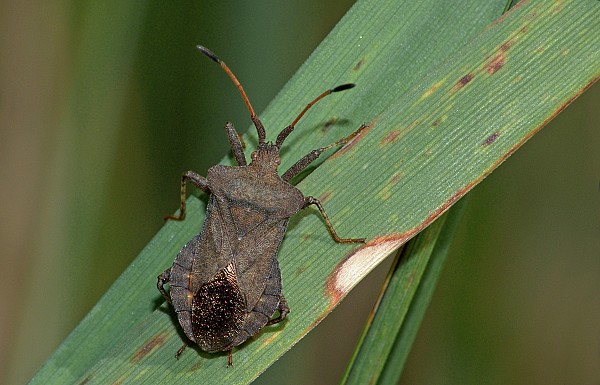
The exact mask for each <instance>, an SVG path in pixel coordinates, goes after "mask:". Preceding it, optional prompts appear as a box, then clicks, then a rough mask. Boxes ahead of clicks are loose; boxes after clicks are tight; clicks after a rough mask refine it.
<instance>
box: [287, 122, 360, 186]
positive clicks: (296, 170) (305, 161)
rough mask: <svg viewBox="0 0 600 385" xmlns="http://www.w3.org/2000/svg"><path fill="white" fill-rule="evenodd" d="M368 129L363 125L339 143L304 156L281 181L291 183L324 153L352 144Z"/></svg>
mask: <svg viewBox="0 0 600 385" xmlns="http://www.w3.org/2000/svg"><path fill="white" fill-rule="evenodd" d="M367 127H368V126H367V125H365V124H363V125H361V126H360V127H359V128H358V130H356V131H354V132H353V133H351V134H350V135H348V136H347V137H345V138H342V139H340V140H338V141H337V142H334V143H331V144H330V145H327V146H325V147H321V148H317V149H316V150H312V151H311V152H309V153H308V154H306V155H304V156H303V157H302V158H301V159H300V160H299V161H297V162H296V163H294V165H293V166H292V167H290V168H289V169H288V170H287V171H286V172H284V173H283V175H281V179H283V180H284V181H286V182H289V181H290V180H291V179H292V178H293V177H295V176H296V175H298V174H300V173H301V172H302V170H304V169H305V168H306V167H308V165H309V164H311V163H312V162H314V161H315V160H316V159H317V158H318V157H319V156H321V154H322V153H323V151H325V150H328V149H330V148H331V147H335V146H340V145H343V144H346V143H348V142H350V141H351V140H352V139H354V138H355V137H356V136H357V135H359V134H360V133H361V132H362V130H364V129H365V128H367Z"/></svg>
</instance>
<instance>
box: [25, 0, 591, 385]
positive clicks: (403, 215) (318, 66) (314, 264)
mask: <svg viewBox="0 0 600 385" xmlns="http://www.w3.org/2000/svg"><path fill="white" fill-rule="evenodd" d="M375 3H376V2H366V1H365V2H359V3H357V5H356V6H355V7H354V8H353V9H352V10H351V11H350V12H349V13H348V15H347V16H346V17H345V18H344V19H343V20H342V22H341V23H340V24H339V25H338V26H337V27H336V29H335V30H334V32H333V33H332V34H331V35H330V36H329V37H328V38H327V39H326V40H325V41H324V42H323V44H322V45H321V46H320V47H319V48H318V49H317V50H316V51H315V53H314V54H313V55H312V56H311V57H310V58H309V60H308V61H307V62H306V63H305V65H304V66H303V67H302V68H301V69H300V70H299V71H298V73H297V74H296V75H295V76H294V78H293V79H292V80H291V81H290V82H289V83H288V85H287V86H286V87H285V88H284V90H283V92H282V93H281V94H280V95H279V96H278V97H277V98H276V99H275V100H274V102H273V103H272V104H271V105H270V106H269V108H268V109H267V111H266V112H265V114H264V115H262V118H263V122H264V123H265V125H266V126H267V129H268V130H269V127H284V126H285V125H286V124H288V123H289V120H290V119H291V118H290V117H293V116H295V113H297V112H298V111H297V109H298V108H297V106H302V105H303V103H305V102H306V101H307V99H309V98H310V96H307V95H311V96H312V95H316V94H318V93H319V92H320V91H321V88H322V85H323V84H326V85H327V86H330V85H333V84H339V83H345V82H348V81H354V82H356V83H357V84H359V87H357V88H356V89H355V90H352V91H347V92H346V93H345V95H340V97H337V96H336V97H335V98H333V97H330V101H329V102H327V103H323V104H322V105H319V106H316V107H315V110H314V111H311V114H310V116H307V117H306V119H305V120H304V121H303V122H302V124H303V129H299V132H298V133H295V136H294V137H293V138H290V141H289V143H287V147H286V148H285V149H284V153H283V165H282V168H283V169H284V170H285V169H286V166H289V165H290V164H291V163H292V162H293V161H295V160H296V159H297V158H298V157H299V156H301V155H302V154H304V153H306V152H308V150H309V149H312V148H315V147H317V146H318V145H322V144H327V143H329V142H332V141H333V139H334V138H338V137H340V136H342V135H343V133H345V132H348V131H350V130H351V129H352V128H353V127H356V126H358V124H360V123H362V122H363V121H365V120H366V121H367V122H369V127H370V128H369V130H368V132H367V133H366V134H365V135H364V136H362V137H361V138H360V139H359V140H357V141H355V142H354V143H353V144H352V145H350V146H347V147H346V148H345V149H344V150H342V151H339V152H338V153H336V155H335V156H334V157H330V158H329V159H327V161H324V162H322V163H321V166H320V167H318V168H317V169H316V170H314V172H312V173H311V174H310V175H309V176H308V177H306V178H305V179H304V180H303V181H302V182H301V183H300V184H299V188H300V189H301V190H302V191H303V192H304V193H305V194H306V195H314V196H317V197H319V198H320V199H321V200H322V201H323V202H324V204H325V208H326V210H327V211H328V214H329V216H330V217H331V218H332V220H333V224H334V226H336V229H337V230H338V232H339V233H340V234H341V235H342V236H367V237H368V239H369V243H368V244H367V245H365V246H362V247H355V246H353V245H336V244H333V242H332V241H331V239H330V238H329V236H328V234H327V232H326V231H325V229H324V227H323V223H322V221H321V219H320V218H319V216H318V215H317V214H316V213H315V212H313V211H310V210H305V211H304V212H303V213H302V214H300V215H298V216H296V217H295V218H293V219H292V220H291V222H290V228H289V231H288V234H287V236H286V238H285V240H284V243H283V245H282V248H281V251H280V255H279V260H280V265H281V269H282V276H283V283H284V293H285V295H286V297H287V299H288V303H289V304H290V307H291V309H292V313H291V314H290V316H289V319H288V321H287V322H285V323H284V324H283V325H279V326H277V327H270V328H266V330H265V332H264V333H262V334H260V335H259V336H257V337H256V338H255V339H254V340H253V341H250V343H247V344H245V345H243V346H242V347H241V348H240V349H238V350H236V351H235V352H234V364H235V367H234V368H233V369H227V368H226V367H225V365H226V358H225V356H223V355H209V354H205V353H198V354H196V353H195V352H194V351H193V350H191V349H190V350H189V351H187V352H185V354H184V355H183V356H182V357H181V359H180V360H179V361H175V359H174V358H173V354H174V352H175V351H176V350H177V348H178V347H179V345H180V344H181V338H180V335H179V334H178V329H177V327H176V325H175V323H174V322H173V318H172V313H170V312H168V311H167V312H165V311H164V310H163V309H162V308H161V309H157V310H154V311H153V309H154V305H155V304H156V303H157V301H158V300H159V299H160V297H159V295H158V293H157V292H156V291H155V287H154V286H155V278H154V277H156V275H157V274H158V273H160V272H161V271H162V270H163V269H164V268H166V267H167V266H168V265H169V264H170V262H171V261H172V259H173V257H174V256H175V254H176V250H177V249H178V248H179V247H181V246H182V244H183V243H184V239H186V237H187V238H189V237H190V236H191V234H192V233H193V232H194V231H197V230H198V229H199V228H200V225H199V222H200V221H201V216H202V215H201V207H202V205H201V204H199V203H198V202H196V200H195V199H194V198H191V199H190V205H191V207H192V210H191V211H190V215H189V218H190V219H189V220H186V222H185V223H183V224H168V225H167V226H165V228H163V229H162V230H161V232H160V233H159V234H158V235H157V236H156V238H155V239H154V240H153V241H152V242H151V243H150V244H149V245H148V247H147V248H146V249H145V250H144V252H143V253H142V255H140V257H139V258H138V259H137V260H136V261H135V262H134V264H132V265H131V266H130V268H129V269H128V270H127V271H126V272H125V273H124V274H123V276H122V277H121V278H119V280H118V281H117V282H116V283H115V285H114V286H113V287H112V288H111V289H110V290H109V292H108V293H107V294H106V296H105V297H104V298H103V299H102V300H101V301H100V302H99V303H98V305H97V306H96V307H95V308H94V309H93V310H92V312H91V313H90V314H89V315H88V316H87V317H86V319H85V320H84V321H83V322H82V323H81V324H80V326H79V327H78V328H77V329H76V330H75V331H74V332H73V334H72V335H71V336H70V337H69V338H68V339H67V340H66V341H65V343H64V345H63V346H61V348H59V350H58V351H57V353H56V354H55V355H54V356H53V357H51V358H50V360H49V361H48V362H47V364H46V366H45V367H44V368H42V370H41V371H40V372H39V373H38V375H37V376H36V377H35V378H34V380H33V381H32V382H33V383H48V382H54V383H73V382H77V381H85V382H86V383H89V384H91V383H113V382H118V383H122V384H124V383H134V382H135V383H144V382H146V383H171V384H177V383H192V382H196V383H248V382H249V381H251V380H252V379H254V378H256V376H258V375H259V374H260V373H261V372H262V371H263V370H265V368H267V367H268V366H269V365H270V364H271V363H272V362H274V361H275V360H276V359H277V358H278V357H279V356H281V355H282V354H283V353H284V352H285V351H287V350H288V349H289V348H290V347H291V346H292V345H293V344H294V343H296V342H297V341H298V340H299V339H300V338H302V337H303V336H304V335H305V334H306V333H308V331H310V330H311V329H312V328H313V327H315V326H316V325H317V324H318V323H319V321H320V320H322V319H323V318H324V317H325V316H326V315H327V314H328V313H329V312H330V311H331V310H332V309H333V308H334V307H335V306H336V305H337V304H338V303H339V301H340V300H341V299H342V298H343V297H344V296H345V295H346V294H347V293H348V291H349V290H350V289H351V288H352V287H353V286H354V285H355V284H356V283H357V282H358V281H359V280H360V279H361V278H362V277H364V275H365V274H367V273H368V272H369V271H370V269H372V267H373V266H375V265H376V264H377V263H379V262H380V261H381V260H382V259H383V258H384V257H385V256H386V255H388V254H389V253H390V252H392V251H393V250H395V249H396V248H398V247H399V246H400V245H401V244H402V243H404V242H406V241H407V240H408V239H410V238H411V237H413V236H414V235H415V234H416V233H418V232H419V231H420V230H422V229H423V228H425V227H426V226H427V225H429V224H430V223H431V222H432V221H433V220H435V219H436V218H437V217H439V216H440V215H441V214H442V213H443V212H444V211H445V210H447V209H448V208H449V207H450V206H451V205H452V204H453V203H454V202H456V200H457V199H459V198H460V197H461V196H463V195H464V194H465V193H466V192H467V191H468V190H469V189H471V188H472V187H473V186H474V185H475V184H476V183H478V182H479V181H480V180H481V179H483V178H484V177H485V176H486V175H487V174H488V173H489V172H491V171H492V170H493V169H494V168H495V167H497V166H498V165H499V164H500V163H501V162H502V161H503V160H504V159H506V157H507V156H509V155H510V154H511V153H512V152H513V151H515V150H516V149H517V148H518V147H519V146H520V145H522V144H523V143H524V142H525V141H526V140H527V139H528V138H529V137H531V136H532V135H533V134H534V133H535V132H537V130H539V129H540V128H541V127H542V126H543V125H544V124H545V123H546V122H547V121H548V120H549V119H551V118H552V117H553V116H554V115H555V114H556V113H558V112H559V111H560V110H561V109H562V108H564V107H565V106H566V105H567V104H568V103H569V102H570V101H571V100H572V99H573V98H575V97H576V96H577V95H578V94H579V93H581V92H582V91H583V90H584V89H585V88H586V87H587V86H589V85H590V84H591V83H592V82H593V81H594V80H595V79H596V78H597V77H598V74H599V73H600V65H599V64H598V63H600V53H599V52H598V49H597V47H598V46H600V34H598V33H597V31H598V30H600V6H599V5H598V2H597V1H579V0H577V1H575V0H571V1H568V0H566V1H561V2H547V1H525V2H522V3H520V6H519V7H517V8H515V9H514V10H513V11H511V12H509V14H507V15H506V16H505V17H503V18H502V19H501V20H499V21H498V22H497V23H495V24H493V25H491V26H490V27H489V28H488V29H486V30H485V31H484V32H483V33H482V34H480V35H479V36H477V37H476V38H474V39H472V40H470V41H468V44H464V43H465V42H464V41H463V42H462V43H460V44H458V43H457V45H456V46H455V47H453V50H456V52H454V53H452V54H450V56H448V54H449V52H445V54H444V55H442V56H435V55H430V56H428V55H427V53H424V55H425V57H427V58H428V60H427V61H426V63H420V62H419V61H418V59H419V58H420V54H421V52H420V50H419V49H416V48H413V49H410V48H409V47H410V45H406V41H407V40H402V37H405V38H406V37H407V36H408V37H410V38H414V39H416V38H418V37H419V33H420V32H422V31H423V29H424V26H428V25H429V24H428V23H425V25H424V24H421V23H423V22H424V21H425V20H422V19H418V18H417V17H416V16H415V15H416V14H417V11H419V10H421V8H420V7H421V6H423V7H425V5H421V4H425V2H422V3H419V4H417V5H415V4H411V3H410V2H405V3H402V4H401V7H399V6H398V4H392V2H383V1H382V2H381V4H377V5H379V6H381V8H377V7H375ZM441 3H443V2H440V4H441ZM486 4H487V2H486ZM502 5H503V4H502V2H501V3H500V8H502ZM371 7H375V8H371ZM500 11H501V9H500ZM500 11H499V12H500ZM413 12H415V15H413ZM392 16H395V17H397V18H398V19H397V20H396V21H395V22H394V23H390V21H389V20H387V19H386V18H390V17H392ZM413 17H414V18H413ZM400 21H401V22H400ZM430 21H431V20H430ZM388 27H389V28H388ZM425 29H426V28H425ZM390 31H391V32H390ZM408 31H412V32H413V34H412V35H410V36H409V35H408ZM396 33H398V35H396ZM445 34H450V33H449V32H448V31H446V33H445ZM459 40H460V39H459ZM398 41H401V42H404V43H405V45H404V46H402V44H401V43H398ZM461 46H462V48H459V47H461ZM429 53H431V52H429ZM406 56H408V59H407V58H406ZM415 61H416V62H415ZM412 62H415V63H417V64H414V63H412ZM399 63H407V66H406V67H410V70H413V69H415V72H405V71H406V69H405V68H403V67H402V64H399ZM229 64H230V65H231V63H229ZM416 67H422V68H425V70H422V71H419V70H418V68H416ZM392 69H393V71H396V72H395V73H394V72H393V71H392ZM415 73H416V74H417V75H415ZM327 86H326V87H327ZM350 93H351V94H350ZM331 111H335V115H334V116H333V117H334V118H337V120H336V122H337V123H335V124H333V127H330V125H329V124H326V123H327V122H332V121H334V120H331V119H332V114H333V113H332V112H331ZM329 128H331V129H329ZM311 129H312V130H311ZM269 135H270V136H272V137H274V135H275V133H274V132H273V131H269ZM247 143H248V144H249V145H250V146H251V145H252V143H253V141H252V140H249V141H247ZM192 218H193V219H192ZM80 355H81V356H83V357H84V358H83V359H81V360H80V359H79V357H80Z"/></svg>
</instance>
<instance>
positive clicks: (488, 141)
mask: <svg viewBox="0 0 600 385" xmlns="http://www.w3.org/2000/svg"><path fill="white" fill-rule="evenodd" d="M499 136H500V134H499V133H497V132H494V133H493V134H492V135H490V136H488V137H487V139H486V140H485V141H484V142H483V143H481V145H482V146H484V147H485V146H489V145H490V144H492V143H494V142H495V141H496V139H498V137H499Z"/></svg>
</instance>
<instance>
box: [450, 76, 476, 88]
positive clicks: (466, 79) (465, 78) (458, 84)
mask: <svg viewBox="0 0 600 385" xmlns="http://www.w3.org/2000/svg"><path fill="white" fill-rule="evenodd" d="M473 78H474V75H473V74H472V73H468V74H466V75H465V76H463V77H462V78H460V80H459V81H457V82H456V84H455V85H454V87H452V91H453V92H456V91H458V90H460V89H461V88H463V87H464V86H466V85H467V84H469V82H470V81H471V80H473Z"/></svg>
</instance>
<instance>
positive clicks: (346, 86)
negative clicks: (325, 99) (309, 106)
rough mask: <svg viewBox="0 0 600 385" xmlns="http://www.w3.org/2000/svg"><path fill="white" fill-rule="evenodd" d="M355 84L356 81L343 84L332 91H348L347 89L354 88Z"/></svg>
mask: <svg viewBox="0 0 600 385" xmlns="http://www.w3.org/2000/svg"><path fill="white" fill-rule="evenodd" d="M355 86H356V84H354V83H347V84H342V85H341V86H337V87H335V88H332V89H331V92H340V91H346V90H349V89H350V88H354V87H355Z"/></svg>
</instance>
